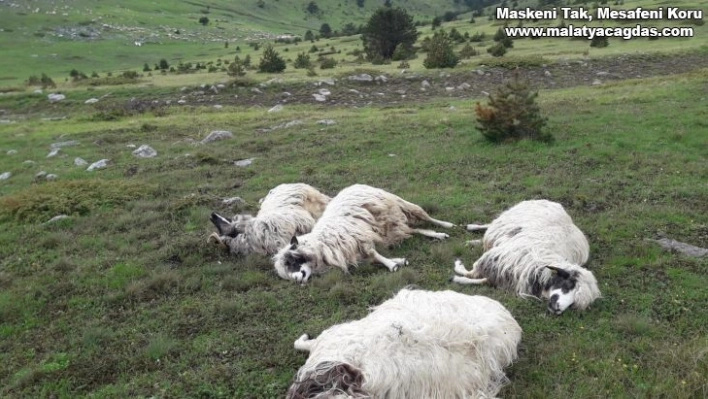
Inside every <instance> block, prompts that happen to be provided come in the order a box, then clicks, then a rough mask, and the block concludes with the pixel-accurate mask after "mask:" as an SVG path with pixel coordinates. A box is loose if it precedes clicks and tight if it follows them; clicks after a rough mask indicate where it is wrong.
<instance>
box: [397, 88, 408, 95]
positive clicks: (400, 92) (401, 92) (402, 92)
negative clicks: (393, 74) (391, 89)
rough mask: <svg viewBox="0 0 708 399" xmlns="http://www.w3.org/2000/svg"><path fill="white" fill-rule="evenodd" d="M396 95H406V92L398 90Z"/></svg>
mask: <svg viewBox="0 0 708 399" xmlns="http://www.w3.org/2000/svg"><path fill="white" fill-rule="evenodd" d="M396 94H400V95H404V94H406V91H405V90H403V89H401V90H396Z"/></svg>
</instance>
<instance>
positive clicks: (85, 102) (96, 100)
mask: <svg viewBox="0 0 708 399" xmlns="http://www.w3.org/2000/svg"><path fill="white" fill-rule="evenodd" d="M97 102H98V98H89V99H88V100H86V101H84V104H96V103H97Z"/></svg>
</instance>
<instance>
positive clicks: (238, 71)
mask: <svg viewBox="0 0 708 399" xmlns="http://www.w3.org/2000/svg"><path fill="white" fill-rule="evenodd" d="M226 74H227V75H229V76H237V77H238V76H243V75H245V74H246V67H245V66H244V65H243V61H241V59H239V58H238V56H236V58H235V59H234V62H232V63H230V64H229V67H228V68H227V69H226Z"/></svg>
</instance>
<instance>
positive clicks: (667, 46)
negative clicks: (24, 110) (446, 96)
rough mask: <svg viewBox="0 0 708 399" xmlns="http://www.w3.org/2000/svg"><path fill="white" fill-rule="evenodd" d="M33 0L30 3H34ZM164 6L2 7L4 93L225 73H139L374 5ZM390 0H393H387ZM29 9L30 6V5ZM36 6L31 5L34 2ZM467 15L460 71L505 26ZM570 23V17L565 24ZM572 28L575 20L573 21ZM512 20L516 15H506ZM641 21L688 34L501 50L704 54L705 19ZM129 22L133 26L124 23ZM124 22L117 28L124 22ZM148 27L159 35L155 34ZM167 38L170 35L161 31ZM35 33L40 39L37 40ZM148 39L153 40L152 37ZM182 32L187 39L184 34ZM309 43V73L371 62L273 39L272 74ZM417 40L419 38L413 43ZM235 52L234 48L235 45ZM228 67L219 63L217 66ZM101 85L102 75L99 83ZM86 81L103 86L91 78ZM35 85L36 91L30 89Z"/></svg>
mask: <svg viewBox="0 0 708 399" xmlns="http://www.w3.org/2000/svg"><path fill="white" fill-rule="evenodd" d="M35 3H37V4H35ZM173 3H174V2H172V3H170V5H169V6H167V5H165V6H161V5H160V4H159V2H158V3H150V4H147V3H144V2H138V1H134V0H133V1H129V2H121V4H120V5H119V6H118V5H115V4H114V3H112V2H91V4H92V5H91V9H92V11H91V13H89V12H88V8H89V7H88V5H87V3H86V2H85V1H83V0H82V1H76V2H73V3H72V5H71V6H67V7H69V10H71V11H67V13H68V15H66V16H64V15H61V13H60V14H58V15H45V14H43V13H41V12H40V13H38V14H35V13H32V12H31V10H28V9H22V10H19V9H18V10H13V9H10V10H12V11H11V12H4V13H0V23H1V24H2V25H3V27H4V29H5V30H4V31H3V32H0V47H2V48H3V54H4V57H2V59H0V71H2V72H0V86H2V87H3V90H10V91H17V90H25V89H27V90H29V88H26V87H25V86H24V83H23V82H25V81H26V80H27V79H28V78H29V76H30V75H36V76H39V75H40V74H41V73H43V72H44V73H47V74H48V75H49V76H51V77H52V78H53V79H54V81H55V82H56V83H57V85H58V87H57V89H56V90H59V91H71V90H84V89H85V86H86V83H85V82H84V83H82V82H79V83H75V82H72V81H71V80H70V79H69V73H70V71H71V70H72V69H77V70H79V71H81V72H84V73H85V74H87V75H91V73H92V72H96V73H98V74H99V76H100V77H101V79H105V77H106V76H107V74H108V73H113V74H114V75H116V74H118V73H120V72H121V71H125V70H133V71H138V72H140V73H141V74H143V77H142V79H141V83H140V84H139V85H140V86H146V85H156V86H160V87H162V86H183V85H194V84H202V83H211V82H215V81H223V80H228V76H227V75H226V73H225V72H224V71H221V70H219V71H217V72H208V71H207V70H206V69H205V70H200V71H199V72H197V73H194V74H190V75H176V74H174V73H169V74H167V75H165V76H163V75H161V74H160V72H159V71H152V72H151V74H152V76H150V75H149V74H148V73H143V72H142V70H143V65H144V64H145V63H147V64H148V65H149V66H150V67H151V68H152V67H154V65H155V64H157V63H158V62H159V61H160V60H161V59H163V58H164V59H166V60H167V61H168V62H169V64H170V65H172V66H176V65H177V64H179V63H180V62H184V63H187V62H192V63H196V62H202V63H208V62H211V63H213V64H212V65H213V66H216V65H217V64H219V60H221V61H222V62H223V61H225V60H228V61H231V60H233V59H234V57H235V56H236V55H238V56H239V57H241V58H243V57H245V56H246V55H250V56H251V57H252V60H253V64H254V65H257V64H258V61H259V59H260V57H261V54H262V51H263V50H262V49H263V47H264V46H261V48H260V49H259V50H257V51H256V50H253V49H252V48H251V47H249V46H248V45H247V43H248V42H252V41H257V42H260V43H261V44H266V43H267V42H272V41H273V39H274V37H275V35H276V34H281V33H285V32H287V33H292V34H296V35H304V33H305V32H306V31H307V30H308V29H309V30H313V31H314V32H315V33H316V32H317V31H318V29H319V27H320V25H321V24H322V23H323V22H327V23H329V24H330V25H331V26H332V28H333V29H335V30H338V29H341V28H342V26H343V25H344V24H345V23H348V22H352V23H355V24H357V25H359V24H364V23H366V21H367V20H368V18H369V16H370V15H371V13H372V12H373V10H374V9H375V8H376V6H377V5H378V3H376V2H374V1H373V0H366V2H365V4H366V6H365V7H364V8H362V9H359V8H358V7H356V4H355V3H354V2H353V1H352V0H346V1H344V2H339V3H337V2H335V1H332V0H321V1H319V2H317V4H318V5H319V7H320V8H321V9H323V10H326V12H325V13H324V14H322V16H321V17H314V16H306V15H305V12H304V11H303V8H304V5H303V2H302V1H301V0H278V1H275V0H271V1H266V7H265V8H260V7H258V6H257V2H256V1H248V2H245V3H244V4H243V5H239V7H235V6H234V5H233V4H232V2H228V1H224V0H215V1H213V2H210V3H209V4H210V5H211V8H210V12H209V14H202V11H201V10H202V9H204V8H205V7H206V4H201V3H192V2H180V3H178V4H173ZM535 3H536V2H535V1H521V2H520V4H519V7H521V8H525V7H527V6H530V7H534V6H535ZM45 4H46V2H44V1H40V2H33V3H32V5H31V7H34V8H36V7H39V8H40V9H41V10H45V9H46V8H47V6H46V5H45ZM394 5H397V4H396V2H395V1H394ZM401 5H402V6H404V7H405V8H406V9H407V10H408V11H409V12H410V13H411V14H413V15H414V16H415V18H416V20H419V21H424V22H429V21H430V20H431V19H432V18H433V17H434V16H435V15H441V14H443V13H444V12H445V11H453V10H454V11H464V8H462V7H461V6H459V5H455V4H454V2H452V1H450V2H446V1H442V0H440V1H433V2H423V1H420V0H409V1H406V2H405V3H404V4H401ZM660 6H661V7H666V4H665V2H663V1H660V0H640V1H632V2H627V3H626V4H625V5H623V6H613V5H610V7H613V8H615V9H617V8H634V7H643V8H645V9H652V8H657V7H660ZM671 6H678V7H681V8H685V9H690V8H693V9H703V10H704V13H705V12H706V11H708V8H705V6H704V5H703V4H702V3H700V2H698V1H695V0H681V1H676V2H673V3H672V4H671ZM27 7H29V6H27ZM34 8H33V9H34ZM490 12H492V11H491V8H488V9H486V10H485V15H489V13H490ZM202 15H208V16H209V18H210V19H211V20H212V21H213V23H211V24H210V25H209V26H207V27H203V26H201V25H199V24H198V22H197V20H198V18H199V17H200V16H202ZM470 17H471V13H465V14H461V15H460V16H459V17H458V20H456V21H452V22H447V23H444V24H443V28H444V29H447V30H449V29H452V28H455V29H457V30H458V31H460V33H462V34H464V33H469V34H470V35H474V34H475V33H484V34H486V39H485V40H484V41H483V42H481V43H471V44H472V45H473V46H474V47H475V48H476V49H477V50H478V51H479V52H480V55H479V56H475V57H472V58H471V59H468V60H463V62H462V64H461V65H460V66H458V67H457V69H459V70H469V69H471V68H476V67H477V66H478V65H480V64H489V63H494V62H498V60H496V59H495V58H493V57H491V56H490V55H489V54H487V52H486V49H487V48H488V47H490V46H491V45H492V44H494V42H493V41H492V36H493V35H494V33H495V32H496V31H497V29H499V28H500V27H501V26H502V25H503V21H497V20H491V21H490V20H488V19H487V17H486V16H483V17H478V18H476V21H475V23H470ZM560 22H561V21H560V20H555V21H538V22H532V21H524V26H529V27H530V26H556V25H558V24H559V23H560ZM564 22H565V23H570V22H572V21H564ZM103 23H109V24H112V25H115V26H119V27H125V28H126V30H122V31H116V30H108V31H106V32H104V33H103V36H102V38H101V39H100V40H71V39H68V38H66V37H57V36H56V35H54V34H53V33H52V32H54V31H55V29H56V28H57V27H61V28H66V27H73V28H76V29H88V28H96V29H99V30H100V29H102V25H101V24H103ZM575 24H576V25H577V24H578V22H575ZM633 24H634V23H628V22H620V21H595V22H592V23H590V24H589V25H591V26H600V25H603V26H608V27H610V26H612V27H629V26H633ZM510 25H514V26H515V25H516V22H514V21H512V22H510ZM642 25H644V26H662V27H663V26H684V27H689V26H690V27H692V28H693V29H694V37H692V38H665V39H661V40H648V39H646V38H636V39H633V40H623V39H611V40H610V46H609V47H606V48H601V49H597V48H591V47H589V41H587V40H578V39H575V40H570V39H559V38H546V39H539V40H530V39H518V40H515V41H514V47H513V49H510V51H509V52H508V53H507V55H506V56H505V57H504V58H507V57H511V58H514V57H522V58H525V57H529V56H537V55H539V54H543V55H544V57H545V59H546V60H545V61H544V63H547V62H555V61H557V60H563V59H578V58H584V57H586V56H590V57H598V56H617V55H622V54H636V53H664V52H673V51H684V52H694V51H704V50H701V49H705V48H708V25H706V24H705V23H704V24H692V23H691V22H690V21H645V22H643V23H642ZM127 28H130V30H127ZM121 29H122V28H121ZM178 29H179V30H180V31H181V34H180V35H176V36H175V35H174V30H178ZM418 30H419V32H420V39H421V40H422V39H423V38H425V37H430V36H432V30H431V27H430V25H429V24H428V25H427V26H422V27H420V28H419V29H418ZM153 34H156V35H158V37H157V38H154V37H153V36H151V35H153ZM168 34H169V35H171V36H168ZM40 36H41V37H40ZM151 38H152V39H151ZM186 38H188V39H186ZM135 40H145V45H144V46H142V47H136V46H134V45H133V42H134V41H135ZM225 41H228V42H229V43H230V45H229V47H228V48H225V47H224V42H225ZM313 44H314V45H315V46H317V47H318V49H319V51H318V52H316V53H314V54H312V57H313V61H314V60H316V59H317V57H318V55H319V54H322V53H325V52H330V51H331V47H334V48H335V53H334V54H331V55H328V57H333V58H334V59H335V60H336V61H337V62H338V66H337V68H335V69H331V70H321V69H319V63H317V62H316V64H317V68H316V71H317V73H318V75H319V76H321V77H327V76H333V75H336V74H341V73H350V72H352V71H353V70H354V69H355V68H362V67H365V68H367V67H372V65H371V64H370V63H368V62H361V61H359V60H357V57H355V56H353V55H351V54H350V53H351V52H352V51H354V50H361V48H362V42H361V39H360V37H359V36H358V35H357V36H349V37H339V38H333V39H322V40H318V41H316V42H315V43H310V42H301V43H298V44H283V43H275V49H276V50H277V51H278V52H279V53H280V54H281V55H282V56H283V57H284V58H285V59H286V60H288V67H287V69H286V71H285V73H283V74H277V75H273V76H271V77H279V78H282V79H285V80H301V79H303V78H305V76H306V75H305V71H304V70H296V69H294V68H293V66H292V61H293V60H295V58H296V57H297V54H298V53H300V52H303V51H305V52H306V51H308V50H309V49H310V48H311V47H312V46H313ZM418 44H420V43H418ZM237 47H239V48H240V51H239V52H237V51H236V48H237ZM462 47H463V44H458V45H457V46H456V50H457V51H459V50H460V49H461V48H462ZM424 59H425V54H424V53H420V52H419V53H418V55H417V57H416V58H415V59H413V60H410V61H409V64H410V71H411V72H420V71H423V70H424V67H423V60H424ZM398 64H399V63H398V62H393V63H391V64H389V65H382V66H373V67H374V68H375V69H376V70H379V71H381V72H386V73H394V72H395V73H397V72H398V70H399V68H397V66H398ZM221 67H225V64H223V63H222V64H220V65H219V68H221ZM248 76H249V77H255V76H259V75H258V74H257V73H256V72H255V71H249V72H248ZM103 82H104V83H105V80H104V81H103ZM93 83H95V84H100V83H101V81H99V80H96V81H94V82H93ZM32 89H34V88H32Z"/></svg>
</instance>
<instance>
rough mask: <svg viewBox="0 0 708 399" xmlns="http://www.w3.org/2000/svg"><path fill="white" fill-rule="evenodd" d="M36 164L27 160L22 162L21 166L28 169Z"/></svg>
mask: <svg viewBox="0 0 708 399" xmlns="http://www.w3.org/2000/svg"><path fill="white" fill-rule="evenodd" d="M36 163H37V162H35V161H30V160H29V159H28V160H26V161H24V162H22V165H25V166H27V167H30V166H32V165H34V164H36Z"/></svg>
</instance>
